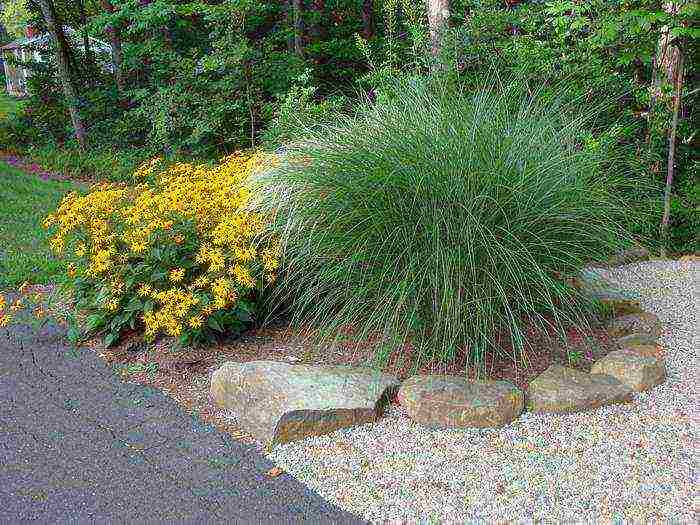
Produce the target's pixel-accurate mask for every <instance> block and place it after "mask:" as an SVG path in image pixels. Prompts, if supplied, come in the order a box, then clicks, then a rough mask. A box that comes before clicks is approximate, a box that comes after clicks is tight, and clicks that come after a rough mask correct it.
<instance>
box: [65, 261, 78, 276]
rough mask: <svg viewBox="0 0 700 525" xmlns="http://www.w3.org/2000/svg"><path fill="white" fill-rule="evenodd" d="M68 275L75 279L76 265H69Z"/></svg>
mask: <svg viewBox="0 0 700 525" xmlns="http://www.w3.org/2000/svg"><path fill="white" fill-rule="evenodd" d="M66 273H68V277H71V278H72V277H75V273H76V270H75V264H73V263H70V264H69V265H68V269H67V271H66Z"/></svg>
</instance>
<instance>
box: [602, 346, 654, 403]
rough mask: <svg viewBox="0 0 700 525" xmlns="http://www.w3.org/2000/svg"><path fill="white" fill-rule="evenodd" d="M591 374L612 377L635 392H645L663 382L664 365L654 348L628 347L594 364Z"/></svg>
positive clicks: (611, 353)
mask: <svg viewBox="0 0 700 525" xmlns="http://www.w3.org/2000/svg"><path fill="white" fill-rule="evenodd" d="M591 374H605V375H608V376H612V377H614V378H615V379H618V380H619V381H620V382H621V383H623V384H624V385H626V386H628V387H629V388H631V389H632V390H634V391H635V392H645V391H647V390H651V389H652V388H654V387H655V386H656V385H660V384H661V383H663V382H664V380H665V379H666V364H665V362H664V360H663V358H662V357H661V356H660V352H658V349H657V347H656V346H652V345H630V346H627V347H625V348H623V349H622V350H617V351H615V352H610V353H609V354H608V355H606V356H605V357H603V358H602V359H600V360H599V361H597V362H596V363H594V364H593V366H592V367H591Z"/></svg>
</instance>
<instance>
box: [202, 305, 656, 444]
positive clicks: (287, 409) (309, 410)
mask: <svg viewBox="0 0 700 525" xmlns="http://www.w3.org/2000/svg"><path fill="white" fill-rule="evenodd" d="M614 301H615V303H616V304H617V303H624V302H625V301H624V300H621V299H615V300H614ZM629 303H630V304H626V305H625V304H621V305H620V306H626V307H625V308H619V309H618V308H615V310H616V315H615V316H614V317H612V318H611V319H609V320H608V321H607V323H606V329H607V331H608V333H609V334H610V336H611V338H612V340H613V342H614V343H616V345H617V347H618V350H613V351H612V352H610V353H609V354H607V355H606V356H604V357H602V358H601V359H599V360H598V361H597V362H595V363H594V364H593V367H592V368H591V372H590V373H586V372H582V371H579V370H576V369H573V368H569V367H566V366H562V365H557V364H555V365H552V366H550V367H549V368H548V369H547V370H545V371H544V372H543V373H542V374H540V375H539V376H537V377H536V378H535V379H534V380H533V381H532V382H531V383H530V384H529V385H528V388H527V389H526V390H525V391H521V390H520V389H519V388H517V387H515V386H514V385H512V384H511V383H509V382H507V381H492V380H482V381H475V380H467V379H465V378H462V377H460V376H445V375H415V376H411V377H409V378H407V379H406V380H405V381H403V382H399V381H398V380H397V378H395V377H394V376H392V375H390V374H380V375H379V378H377V377H374V376H376V374H377V372H376V371H373V370H371V369H363V368H352V367H324V366H312V365H292V364H289V363H282V362H277V361H254V362H248V363H245V364H243V363H233V362H229V363H226V364H225V365H224V366H222V367H221V368H220V369H219V370H217V372H216V373H215V374H214V376H213V377H212V385H211V394H212V398H213V400H214V401H215V402H216V404H218V405H219V406H221V407H223V408H226V409H229V410H231V411H232V412H234V413H235V414H236V416H237V418H238V420H239V422H240V423H242V424H243V426H244V428H245V430H246V431H250V432H251V433H252V434H253V435H255V436H256V437H257V439H259V440H261V441H262V442H263V443H264V444H265V445H269V446H273V445H275V444H278V443H286V442H290V441H296V440H299V439H304V438H306V437H310V436H318V435H321V434H327V433H330V432H333V431H335V430H338V429H342V428H350V427H354V426H357V425H362V424H366V423H370V422H375V421H377V420H378V419H380V418H381V417H382V415H383V413H384V409H385V407H386V405H387V404H388V400H389V399H390V398H391V397H393V394H394V392H396V391H397V389H398V393H397V397H398V400H399V403H400V404H401V405H402V406H403V407H404V408H405V409H406V411H407V412H408V416H409V417H410V418H411V419H412V420H414V421H415V422H417V423H419V424H422V425H424V426H427V427H429V428H486V427H490V428H497V427H503V426H505V425H508V424H509V423H511V422H512V421H514V420H516V419H517V418H519V417H520V416H521V415H522V413H523V412H525V411H528V412H531V413H559V414H566V413H576V412H583V411H587V410H592V409H595V408H598V407H601V406H607V405H612V404H619V403H630V402H632V401H633V400H634V393H637V392H645V391H648V390H651V389H652V388H654V387H655V386H657V385H659V384H661V383H663V382H664V381H665V379H666V363H665V359H664V356H663V349H662V348H661V347H660V346H659V345H658V342H659V337H660V336H661V333H662V331H663V325H662V323H661V321H660V320H659V318H658V317H657V316H656V315H654V314H652V313H649V312H645V311H644V310H642V309H641V308H640V307H639V303H638V302H637V301H634V300H630V301H629ZM291 372H294V373H291ZM375 386H376V387H377V388H373V387H375ZM370 387H372V388H370Z"/></svg>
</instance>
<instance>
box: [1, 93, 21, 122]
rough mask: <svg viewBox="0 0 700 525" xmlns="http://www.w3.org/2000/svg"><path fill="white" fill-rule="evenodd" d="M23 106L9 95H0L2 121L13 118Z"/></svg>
mask: <svg viewBox="0 0 700 525" xmlns="http://www.w3.org/2000/svg"><path fill="white" fill-rule="evenodd" d="M21 106H22V101H21V100H19V99H17V98H14V97H10V96H8V95H7V93H0V119H6V118H7V117H11V116H12V115H14V114H15V113H17V111H18V110H19V108H20V107H21Z"/></svg>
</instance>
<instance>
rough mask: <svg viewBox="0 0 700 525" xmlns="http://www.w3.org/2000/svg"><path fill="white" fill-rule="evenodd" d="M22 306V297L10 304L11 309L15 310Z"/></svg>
mask: <svg viewBox="0 0 700 525" xmlns="http://www.w3.org/2000/svg"><path fill="white" fill-rule="evenodd" d="M21 308H22V300H21V299H17V300H16V301H15V303H14V304H13V305H12V306H10V310H12V311H13V312H16V311H18V310H20V309H21Z"/></svg>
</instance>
